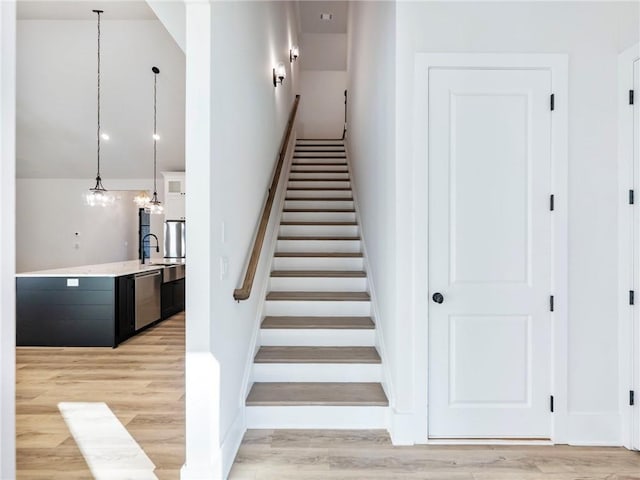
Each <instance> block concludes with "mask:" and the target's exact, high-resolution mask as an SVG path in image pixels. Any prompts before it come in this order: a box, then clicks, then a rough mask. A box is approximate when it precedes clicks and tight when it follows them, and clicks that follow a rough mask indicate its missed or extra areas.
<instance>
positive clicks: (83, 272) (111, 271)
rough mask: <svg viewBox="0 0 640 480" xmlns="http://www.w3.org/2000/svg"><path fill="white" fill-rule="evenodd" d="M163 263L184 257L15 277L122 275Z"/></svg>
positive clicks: (175, 261)
mask: <svg viewBox="0 0 640 480" xmlns="http://www.w3.org/2000/svg"><path fill="white" fill-rule="evenodd" d="M163 263H171V264H176V263H177V264H185V263H186V261H185V259H184V258H152V259H151V261H149V260H147V263H145V264H144V265H143V264H141V263H140V260H130V261H125V262H114V263H101V264H97V265H82V266H80V267H65V268H54V269H51V270H39V271H37V272H23V273H18V274H17V275H16V277H122V276H124V275H133V274H136V273H142V272H148V271H152V270H160V269H162V268H164V267H165V265H163Z"/></svg>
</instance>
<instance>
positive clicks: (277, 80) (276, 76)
mask: <svg viewBox="0 0 640 480" xmlns="http://www.w3.org/2000/svg"><path fill="white" fill-rule="evenodd" d="M285 78H287V71H286V70H285V68H284V63H279V64H278V66H277V67H275V68H274V69H273V86H274V87H277V86H278V84H280V85H282V82H283V81H284V79H285Z"/></svg>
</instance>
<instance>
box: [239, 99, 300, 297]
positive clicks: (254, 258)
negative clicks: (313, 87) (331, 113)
mask: <svg viewBox="0 0 640 480" xmlns="http://www.w3.org/2000/svg"><path fill="white" fill-rule="evenodd" d="M299 103H300V95H296V98H295V100H294V102H293V106H292V107H291V113H290V114H289V120H288V122H287V127H286V129H285V132H284V135H283V138H282V142H281V144H280V150H279V153H278V160H277V162H276V168H275V171H274V173H273V177H272V179H271V184H270V186H269V190H268V195H267V200H266V202H265V205H264V208H263V210H262V215H261V216H260V223H259V224H258V230H257V233H256V237H255V239H254V242H253V247H252V249H251V254H250V257H249V262H248V264H247V270H246V272H245V276H244V280H243V282H242V286H241V287H240V288H236V289H235V290H234V291H233V298H234V300H236V301H237V302H240V301H242V300H247V299H248V298H249V296H250V295H251V289H252V288H253V281H254V279H255V276H256V271H257V269H258V263H259V261H260V253H261V252H262V246H263V244H264V238H265V236H266V233H267V226H268V224H269V218H270V216H271V210H272V207H273V202H274V200H275V196H276V192H277V190H278V183H279V182H280V175H281V173H282V166H283V164H284V159H285V158H286V155H287V149H288V146H289V142H290V140H291V134H292V133H293V126H294V124H295V119H296V113H297V112H298V104H299Z"/></svg>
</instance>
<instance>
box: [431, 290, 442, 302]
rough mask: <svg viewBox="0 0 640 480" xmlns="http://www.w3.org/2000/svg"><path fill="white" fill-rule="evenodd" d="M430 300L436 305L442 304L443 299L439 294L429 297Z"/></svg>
mask: <svg viewBox="0 0 640 480" xmlns="http://www.w3.org/2000/svg"><path fill="white" fill-rule="evenodd" d="M431 298H433V301H434V302H436V303H442V302H444V297H443V296H442V294H441V293H439V292H436V293H434V294H433V297H431Z"/></svg>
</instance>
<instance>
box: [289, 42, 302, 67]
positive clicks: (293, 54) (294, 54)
mask: <svg viewBox="0 0 640 480" xmlns="http://www.w3.org/2000/svg"><path fill="white" fill-rule="evenodd" d="M299 55H300V49H299V48H298V46H297V45H294V46H293V47H291V49H290V50H289V61H290V62H291V63H293V62H294V61H296V60H297V59H298V56H299Z"/></svg>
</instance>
